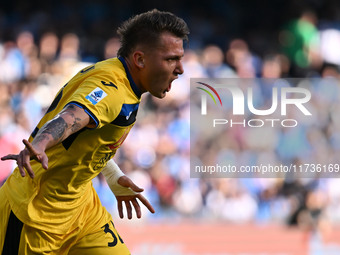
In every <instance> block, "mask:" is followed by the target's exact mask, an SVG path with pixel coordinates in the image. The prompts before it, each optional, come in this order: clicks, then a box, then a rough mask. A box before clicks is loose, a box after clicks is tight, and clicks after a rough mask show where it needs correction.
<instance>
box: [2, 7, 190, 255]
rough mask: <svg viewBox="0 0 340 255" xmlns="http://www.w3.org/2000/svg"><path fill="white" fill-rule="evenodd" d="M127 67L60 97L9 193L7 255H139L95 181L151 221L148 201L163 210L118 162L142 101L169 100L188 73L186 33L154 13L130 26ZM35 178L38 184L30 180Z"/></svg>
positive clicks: (123, 59)
mask: <svg viewBox="0 0 340 255" xmlns="http://www.w3.org/2000/svg"><path fill="white" fill-rule="evenodd" d="M118 34H119V35H120V38H121V48H120V49H119V51H118V56H119V57H118V58H113V59H108V60H105V61H102V62H98V63H96V64H94V65H92V66H89V67H87V68H85V69H83V70H81V71H80V72H79V73H78V74H77V75H75V76H74V77H73V78H72V79H71V80H70V81H69V82H68V83H67V84H66V85H64V87H63V88H62V89H61V90H60V91H59V93H58V94H57V96H56V97H55V99H54V101H53V102H52V104H51V106H50V107H49V109H48V110H47V113H46V114H45V116H44V117H43V118H42V119H41V121H40V122H39V124H38V125H37V127H36V128H35V130H34V131H33V132H32V134H31V136H30V138H29V140H28V141H27V140H23V142H24V144H25V146H26V147H25V149H23V150H22V151H21V152H20V153H19V154H18V155H7V156H4V157H2V158H1V159H2V160H9V159H12V160H16V161H17V164H18V167H17V168H16V169H15V170H14V172H13V174H12V175H11V176H10V177H9V178H8V180H7V181H6V183H5V184H4V185H3V186H2V187H1V189H0V213H1V219H0V252H2V254H58V255H60V254H83V255H86V254H130V253H129V251H128V249H127V248H126V246H125V244H124V242H123V240H122V239H121V238H120V236H119V235H118V233H117V231H116V230H115V228H114V225H113V220H112V217H111V215H110V214H109V213H108V212H107V211H106V210H105V208H104V207H103V206H102V205H101V203H100V201H99V198H98V196H97V194H96V192H95V190H94V189H93V187H92V182H91V180H92V179H93V178H94V177H95V176H97V175H98V174H99V173H100V172H102V173H103V174H104V176H105V177H106V180H107V182H108V184H109V186H110V188H111V189H112V191H113V192H114V193H115V195H116V198H117V201H118V211H119V215H120V217H123V209H122V202H124V203H125V206H126V209H127V214H128V218H129V219H131V217H132V207H131V203H132V205H133V206H134V208H135V210H136V214H137V217H138V218H139V217H141V212H140V207H139V204H138V202H137V199H139V200H140V201H141V202H142V203H143V204H144V205H145V206H146V207H147V208H148V209H149V211H150V212H152V213H153V212H154V209H153V208H152V206H151V205H150V203H149V202H148V201H147V200H146V199H145V198H144V197H143V196H142V195H141V194H140V192H142V191H143V189H141V188H139V187H137V186H136V185H135V184H134V183H133V182H132V181H131V180H130V179H129V178H128V177H126V176H125V175H124V174H123V173H122V172H121V171H120V169H119V168H118V166H117V165H116V164H115V163H114V162H113V161H112V160H110V159H111V158H112V157H113V156H114V155H115V153H116V150H117V149H118V148H119V147H120V145H121V144H122V143H123V141H124V140H125V138H126V136H127V135H128V133H129V131H130V129H131V128H132V126H133V125H134V123H135V120H136V115H137V111H138V106H139V103H140V99H141V95H142V93H144V92H149V93H151V94H152V95H153V96H155V97H158V98H163V97H165V95H166V93H167V92H169V91H170V89H171V83H172V81H173V80H175V79H176V78H177V77H178V75H180V74H182V73H183V67H182V63H181V59H182V57H183V54H184V50H183V40H186V39H187V35H188V34H189V30H188V27H187V25H186V23H185V22H184V21H183V20H182V19H180V18H178V17H176V16H175V15H173V14H171V13H169V12H160V11H158V10H152V11H149V12H146V13H142V14H140V15H137V16H135V17H133V18H131V19H129V20H128V21H125V22H124V23H123V24H122V26H121V27H120V28H118ZM26 173H28V175H29V176H30V177H25V176H26Z"/></svg>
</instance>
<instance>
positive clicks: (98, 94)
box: [85, 87, 107, 105]
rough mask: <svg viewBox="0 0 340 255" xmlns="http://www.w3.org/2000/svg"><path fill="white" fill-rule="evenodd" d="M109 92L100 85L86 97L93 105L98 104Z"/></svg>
mask: <svg viewBox="0 0 340 255" xmlns="http://www.w3.org/2000/svg"><path fill="white" fill-rule="evenodd" d="M106 96H107V94H106V93H105V92H104V91H103V90H102V89H101V88H99V87H97V88H95V89H94V90H92V91H91V93H90V94H88V95H87V96H86V97H85V98H86V99H87V100H89V101H90V102H91V103H92V104H93V105H96V104H97V103H99V102H100V100H102V99H103V98H104V97H106Z"/></svg>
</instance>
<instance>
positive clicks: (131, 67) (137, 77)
mask: <svg viewBox="0 0 340 255" xmlns="http://www.w3.org/2000/svg"><path fill="white" fill-rule="evenodd" d="M124 60H125V62H126V65H127V68H128V69H129V72H130V74H131V77H132V79H133V81H134V82H135V84H136V86H137V87H138V89H139V90H140V92H141V93H142V94H143V93H145V92H146V90H145V89H144V88H143V86H142V85H141V81H140V70H139V69H138V68H137V67H136V66H135V65H134V63H133V59H131V58H130V57H127V58H124Z"/></svg>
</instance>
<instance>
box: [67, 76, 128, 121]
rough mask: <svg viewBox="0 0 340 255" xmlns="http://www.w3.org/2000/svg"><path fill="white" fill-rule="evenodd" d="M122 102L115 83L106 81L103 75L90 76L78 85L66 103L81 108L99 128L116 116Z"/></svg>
mask: <svg viewBox="0 0 340 255" xmlns="http://www.w3.org/2000/svg"><path fill="white" fill-rule="evenodd" d="M106 80H107V79H106ZM123 103H124V102H123V97H122V94H121V91H119V89H118V86H117V85H115V84H113V83H112V82H106V81H105V78H103V77H98V76H97V77H95V76H91V77H88V78H87V79H86V80H85V81H84V82H83V83H82V84H81V85H80V86H79V87H78V89H77V90H76V91H75V92H74V93H73V95H72V97H71V98H70V100H69V102H68V103H67V104H75V105H77V106H79V107H81V108H83V109H84V110H85V112H86V113H87V114H88V115H89V116H90V117H91V119H93V120H94V121H95V123H96V128H100V127H102V126H104V125H106V124H108V123H111V122H112V121H113V120H114V119H115V118H116V117H117V116H118V114H119V112H120V111H121V108H122V105H123Z"/></svg>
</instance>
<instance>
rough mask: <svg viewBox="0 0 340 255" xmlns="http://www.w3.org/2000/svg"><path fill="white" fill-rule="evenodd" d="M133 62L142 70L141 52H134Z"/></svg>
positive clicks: (142, 58)
mask: <svg viewBox="0 0 340 255" xmlns="http://www.w3.org/2000/svg"><path fill="white" fill-rule="evenodd" d="M133 62H134V64H135V66H137V67H138V68H140V69H142V68H144V52H142V51H135V52H134V53H133Z"/></svg>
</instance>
